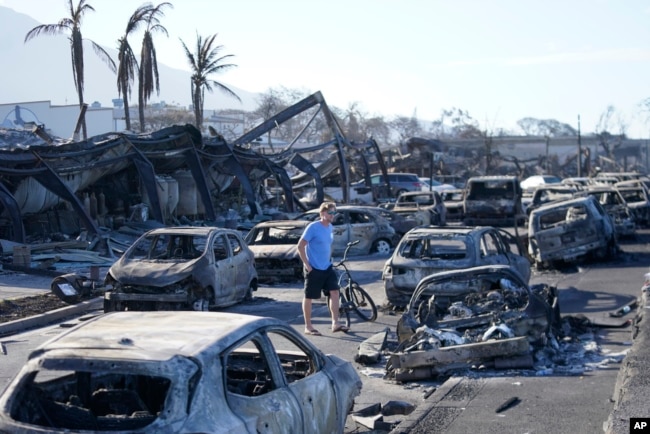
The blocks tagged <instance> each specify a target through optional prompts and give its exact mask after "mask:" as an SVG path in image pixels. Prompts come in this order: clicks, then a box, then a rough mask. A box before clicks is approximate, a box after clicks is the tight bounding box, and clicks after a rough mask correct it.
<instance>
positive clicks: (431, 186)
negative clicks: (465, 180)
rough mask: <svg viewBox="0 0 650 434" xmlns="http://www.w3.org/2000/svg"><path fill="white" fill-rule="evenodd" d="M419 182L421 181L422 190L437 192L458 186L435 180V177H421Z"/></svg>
mask: <svg viewBox="0 0 650 434" xmlns="http://www.w3.org/2000/svg"><path fill="white" fill-rule="evenodd" d="M420 182H422V191H430V190H433V191H437V192H442V191H445V190H457V189H458V187H456V186H453V185H451V184H444V183H442V182H440V181H436V180H435V179H433V180H432V179H431V178H425V177H421V178H420Z"/></svg>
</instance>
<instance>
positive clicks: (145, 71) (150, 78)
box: [138, 2, 174, 132]
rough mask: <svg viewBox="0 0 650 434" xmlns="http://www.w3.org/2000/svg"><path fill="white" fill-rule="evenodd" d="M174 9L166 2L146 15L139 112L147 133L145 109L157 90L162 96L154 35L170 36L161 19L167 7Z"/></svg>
mask: <svg viewBox="0 0 650 434" xmlns="http://www.w3.org/2000/svg"><path fill="white" fill-rule="evenodd" d="M167 6H169V7H172V8H173V7H174V6H173V5H172V4H171V3H168V2H164V3H160V4H159V5H158V6H155V7H153V6H152V7H151V8H150V9H149V11H148V13H147V14H146V18H145V21H146V23H147V27H146V29H145V31H144V36H143V38H142V49H141V51H140V71H139V72H138V111H139V113H140V131H141V132H144V131H145V124H144V108H145V106H146V105H147V101H149V99H150V98H151V94H153V91H154V90H155V91H156V93H158V94H160V81H159V75H158V59H157V57H156V47H155V46H154V44H153V34H154V33H155V32H161V33H163V34H164V35H165V36H167V35H168V33H167V29H166V28H165V27H164V26H163V25H162V24H160V17H163V16H165V12H164V11H163V9H164V8H165V7H167Z"/></svg>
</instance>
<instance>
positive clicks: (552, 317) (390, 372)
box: [386, 265, 560, 381]
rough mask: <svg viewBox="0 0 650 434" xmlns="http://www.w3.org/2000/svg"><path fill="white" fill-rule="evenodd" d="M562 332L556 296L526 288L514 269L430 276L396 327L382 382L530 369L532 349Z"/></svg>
mask: <svg viewBox="0 0 650 434" xmlns="http://www.w3.org/2000/svg"><path fill="white" fill-rule="evenodd" d="M559 324H560V308H559V304H558V298H557V289H556V288H555V287H552V286H547V285H535V286H534V287H530V286H528V285H527V284H526V282H524V280H522V278H521V276H520V275H519V273H517V272H516V271H515V270H513V269H512V267H509V266H506V265H492V266H480V267H473V268H466V269H462V270H454V271H445V272H441V273H436V274H431V275H429V276H427V277H425V278H423V279H422V280H421V281H420V283H419V284H418V286H417V288H416V289H415V292H414V293H413V296H412V297H411V300H410V301H409V304H408V305H407V307H406V309H405V311H404V314H403V315H402V317H401V318H400V320H399V321H398V323H397V338H398V342H399V344H398V348H397V350H396V351H394V352H393V353H392V355H391V356H390V358H389V360H388V362H387V367H386V376H387V378H391V379H394V380H396V381H412V380H418V379H425V378H431V377H435V376H438V375H445V374H447V373H448V372H449V371H451V370H454V369H464V368H469V367H470V366H472V365H474V364H488V363H498V362H499V361H503V360H506V359H507V363H509V364H510V365H511V367H515V366H514V364H515V363H517V362H519V363H522V364H524V365H532V357H531V347H541V346H543V345H545V344H546V342H547V340H548V336H549V332H551V330H552V329H554V328H555V327H558V326H559ZM522 367H523V366H522Z"/></svg>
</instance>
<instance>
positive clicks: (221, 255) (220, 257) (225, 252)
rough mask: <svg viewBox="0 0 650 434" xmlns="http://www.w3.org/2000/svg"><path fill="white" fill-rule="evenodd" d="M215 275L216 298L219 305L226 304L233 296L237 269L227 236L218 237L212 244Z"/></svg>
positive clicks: (220, 235)
mask: <svg viewBox="0 0 650 434" xmlns="http://www.w3.org/2000/svg"><path fill="white" fill-rule="evenodd" d="M212 251H213V252H214V268H215V270H214V271H215V275H214V279H213V285H214V298H215V302H216V304H217V305H221V304H226V303H227V301H228V300H229V299H231V298H232V296H233V292H234V291H233V289H232V288H233V287H234V286H235V282H236V276H237V268H236V264H235V260H234V258H233V256H232V255H231V253H230V242H229V241H228V240H227V239H226V236H225V234H219V235H217V236H216V237H215V238H214V240H213V242H212Z"/></svg>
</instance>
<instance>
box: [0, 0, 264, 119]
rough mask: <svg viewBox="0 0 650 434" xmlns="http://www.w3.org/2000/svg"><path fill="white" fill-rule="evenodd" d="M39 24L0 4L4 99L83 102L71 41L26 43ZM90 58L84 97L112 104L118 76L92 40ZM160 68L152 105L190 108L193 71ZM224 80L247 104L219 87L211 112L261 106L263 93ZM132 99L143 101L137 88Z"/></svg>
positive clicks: (211, 96) (208, 106)
mask: <svg viewBox="0 0 650 434" xmlns="http://www.w3.org/2000/svg"><path fill="white" fill-rule="evenodd" d="M39 24H43V23H39V22H37V21H35V20H34V19H33V18H31V17H29V16H27V15H24V14H21V13H18V12H15V11H14V10H13V9H9V8H7V7H3V6H0V58H2V59H3V60H4V61H3V71H2V75H1V77H2V78H1V79H0V103H14V102H28V101H46V100H50V101H51V102H52V104H54V105H63V104H75V103H76V102H77V101H78V98H77V93H76V91H75V88H74V83H73V80H72V66H71V64H70V48H69V44H68V39H67V38H66V37H65V36H63V35H59V36H50V35H43V36H39V37H38V38H34V39H32V40H31V41H29V42H27V43H25V42H24V39H25V35H26V34H27V32H29V31H30V30H31V29H33V28H34V27H36V26H38V25H39ZM116 39H117V38H116ZM104 49H105V50H106V51H107V52H109V53H110V54H111V57H113V60H114V61H115V62H117V51H116V50H115V49H114V48H113V47H104ZM84 56H85V57H84V61H85V68H86V69H85V74H86V80H85V89H84V99H85V100H86V102H87V103H89V104H92V103H93V102H95V101H99V102H100V103H101V105H102V106H103V107H111V106H112V105H113V104H112V100H113V99H114V98H118V97H119V96H118V94H117V84H116V81H117V78H116V76H115V74H113V73H112V72H111V71H110V70H109V69H108V67H107V66H106V65H105V64H104V63H103V62H102V61H101V60H100V59H99V57H97V55H96V54H95V52H94V51H93V50H92V47H91V46H90V44H87V45H85V46H84ZM158 68H159V72H160V91H161V92H160V96H157V95H154V96H153V97H152V99H151V100H150V102H149V103H155V102H158V101H165V102H166V103H167V104H173V105H176V104H178V105H181V106H189V105H190V104H191V96H190V73H189V72H187V71H182V70H178V69H174V68H169V67H167V66H166V65H163V64H159V65H158ZM215 78H217V79H218V77H215ZM224 84H225V85H227V86H228V87H229V88H230V89H232V90H233V91H234V92H235V93H236V94H237V95H239V97H240V98H241V99H242V102H241V103H240V102H239V101H237V100H235V99H234V98H231V97H228V96H226V95H225V94H223V93H221V92H218V91H215V92H214V93H206V96H205V107H204V108H205V110H215V109H224V108H239V109H244V110H253V109H254V108H256V107H257V95H258V94H256V93H252V92H247V91H245V90H243V89H239V88H237V87H234V86H231V85H229V84H228V83H224ZM135 86H137V83H136V84H135ZM129 100H130V101H133V103H134V104H137V92H136V93H134V94H132V95H131V96H130V98H129Z"/></svg>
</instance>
